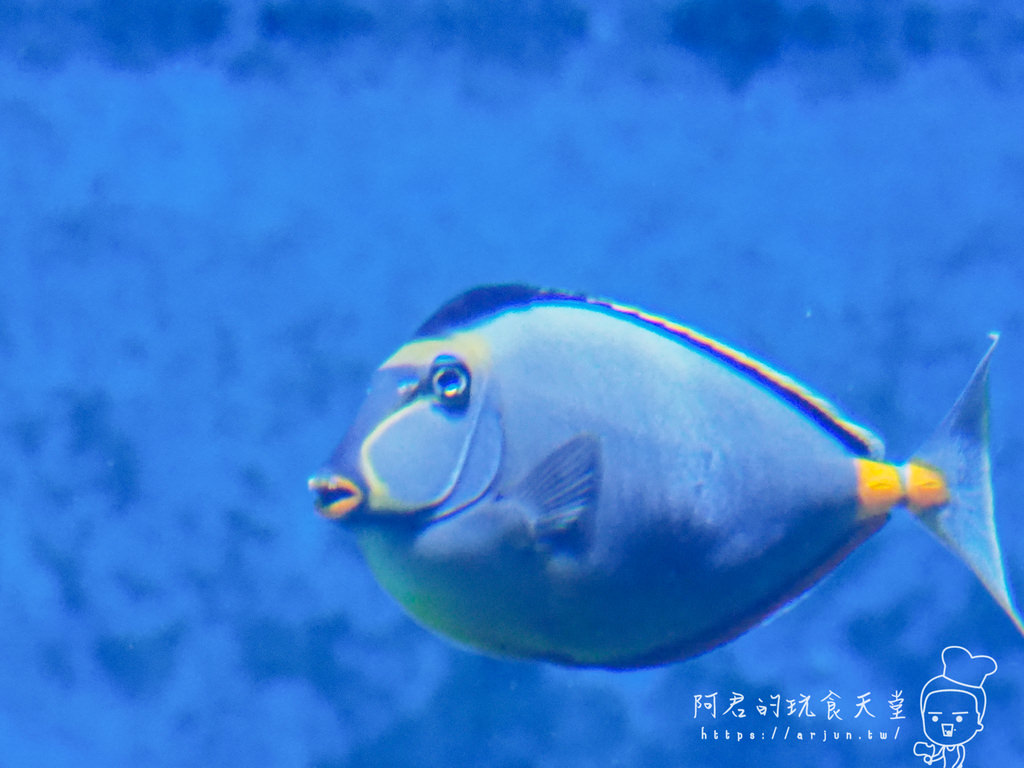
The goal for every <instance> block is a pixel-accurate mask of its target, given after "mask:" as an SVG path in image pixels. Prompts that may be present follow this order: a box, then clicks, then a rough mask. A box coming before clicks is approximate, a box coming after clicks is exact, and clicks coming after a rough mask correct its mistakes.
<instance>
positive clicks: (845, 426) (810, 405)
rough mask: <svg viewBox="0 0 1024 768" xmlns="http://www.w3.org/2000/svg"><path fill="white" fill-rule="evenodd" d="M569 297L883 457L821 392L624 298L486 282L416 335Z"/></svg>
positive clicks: (859, 450) (856, 448)
mask: <svg viewBox="0 0 1024 768" xmlns="http://www.w3.org/2000/svg"><path fill="white" fill-rule="evenodd" d="M549 302H551V303H559V302H569V303H577V304H582V305H585V306H588V307H592V308H594V309H597V310H599V311H609V312H612V313H614V314H616V315H619V316H623V317H626V318H630V319H632V320H634V321H638V322H640V323H642V324H644V325H647V326H650V327H652V328H655V329H658V330H660V331H662V332H665V333H667V334H669V335H670V336H672V337H673V338H675V339H676V340H678V341H680V342H682V343H685V344H686V345H688V346H690V347H693V348H695V349H698V350H700V351H702V352H704V353H706V354H708V355H711V356H712V357H714V358H715V359H717V360H720V361H721V362H723V363H725V364H726V365H728V366H730V367H731V368H733V369H734V370H736V371H739V372H740V373H742V374H744V375H746V376H748V377H750V378H751V379H753V380H754V381H756V382H758V383H759V384H761V385H762V386H764V387H765V388H766V389H768V390H771V391H772V392H774V393H775V394H776V395H777V396H778V397H781V398H782V399H783V400H785V401H786V402H787V403H789V404H790V405H792V406H793V407H795V408H797V409H798V410H799V411H801V412H802V413H803V414H804V415H806V416H807V417H808V418H810V419H811V420H812V421H814V422H815V423H816V424H818V426H820V427H821V428H822V429H824V430H825V431H826V432H828V433H829V434H830V435H832V436H833V437H834V438H835V439H836V440H838V441H839V442H840V443H841V444H842V445H843V446H845V447H846V448H847V449H848V450H849V451H851V452H852V453H854V454H856V455H858V456H866V457H870V458H873V459H880V458H882V454H883V452H884V449H883V446H882V442H881V441H880V440H879V439H878V438H877V437H876V436H875V435H873V434H872V433H871V432H870V431H869V430H867V429H864V428H863V427H861V426H858V425H856V424H854V423H852V422H850V421H847V420H846V419H844V418H842V416H840V415H839V411H838V410H837V409H836V408H835V406H833V405H832V404H831V403H829V402H828V401H827V400H825V399H824V398H822V397H821V396H819V395H817V394H815V393H814V392H812V391H810V390H809V389H807V388H806V387H804V386H803V385H802V384H799V383H797V382H796V381H794V380H793V379H791V378H790V377H789V376H786V375H785V374H783V373H780V372H779V371H777V370H775V369H774V368H772V367H771V366H770V365H767V364H765V363H762V362H761V361H759V360H756V359H754V358H753V357H750V356H749V355H746V354H744V353H743V352H740V351H739V350H736V349H733V348H732V347H730V346H728V345H726V344H723V343H722V342H720V341H716V340H715V339H712V338H711V337H710V336H705V335H704V334H702V333H700V332H699V331H695V330H694V329H693V328H689V327H687V326H685V325H680V324H679V323H676V322H674V321H672V320H669V319H667V318H665V317H662V316H660V315H656V314H653V313H650V312H645V311H643V310H642V309H638V308H636V307H631V306H629V305H627V304H619V303H618V302H614V301H609V300H607V299H601V298H596V297H592V296H585V295H582V294H578V293H568V292H565V291H558V290H554V289H550V288H536V287H533V286H528V285H516V284H510V285H487V286H482V287H480V288H474V289H473V290H470V291H467V292H466V293H463V294H462V295H460V296H457V297H456V298H455V299H452V300H451V301H449V302H448V303H447V304H445V305H444V306H443V307H441V308H440V309H439V310H438V311H437V312H435V313H434V314H433V315H431V316H430V318H429V319H428V320H427V321H426V322H425V323H423V325H421V326H420V328H419V330H418V331H417V332H416V335H417V336H434V335H438V334H440V333H443V332H445V331H448V330H450V329H452V328H454V327H457V326H460V325H468V324H470V323H473V322H475V321H477V320H481V319H483V318H485V317H489V316H492V315H496V314H499V313H501V312H503V311H506V310H510V309H515V308H523V309H525V308H527V307H528V306H530V305H532V304H538V303H549Z"/></svg>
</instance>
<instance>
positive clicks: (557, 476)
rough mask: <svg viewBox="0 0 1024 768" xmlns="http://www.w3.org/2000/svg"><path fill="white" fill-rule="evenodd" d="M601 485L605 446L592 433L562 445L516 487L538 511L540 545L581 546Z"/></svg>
mask: <svg viewBox="0 0 1024 768" xmlns="http://www.w3.org/2000/svg"><path fill="white" fill-rule="evenodd" d="M600 484H601V444H600V442H599V441H598V439H597V437H595V436H594V435H590V434H584V435H579V436H577V437H574V438H573V439H572V440H570V441H569V442H567V443H564V444H562V445H561V446H559V447H558V448H556V449H555V450H554V451H552V452H551V453H550V454H548V455H547V456H546V457H545V458H544V459H542V460H541V461H540V462H539V463H538V464H537V466H535V467H534V468H533V469H532V470H531V471H530V473H529V474H528V475H527V476H526V477H525V478H524V479H523V480H522V481H520V482H519V484H518V485H517V486H516V494H515V495H517V496H518V497H520V498H522V499H523V500H525V501H526V502H527V503H528V505H529V506H530V508H531V509H532V510H534V511H535V517H533V519H532V521H531V524H532V527H533V531H534V535H535V537H536V539H537V540H538V542H546V543H547V544H549V545H551V546H557V547H570V548H572V547H574V546H579V545H581V544H582V543H583V541H584V540H585V539H586V529H587V527H588V526H587V524H586V523H587V520H588V519H589V518H591V517H592V516H593V510H594V508H595V507H596V505H597V499H598V492H599V490H600Z"/></svg>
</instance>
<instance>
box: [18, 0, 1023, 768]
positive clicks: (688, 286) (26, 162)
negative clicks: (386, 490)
mask: <svg viewBox="0 0 1024 768" xmlns="http://www.w3.org/2000/svg"><path fill="white" fill-rule="evenodd" d="M0 199H2V205H0V401H2V403H3V405H2V408H0V455H2V457H3V461H2V462H0V764H2V765H5V766H29V765H32V766H72V765H73V766H84V765H88V766H198V765H210V766H214V765H216V766H243V765H244V766H256V765H259V766H316V767H318V768H336V767H339V766H503V767H508V768H511V767H513V766H567V767H571V766H605V765H616V766H642V765H659V766H712V765H714V766H731V765H737V766H738V765H750V764H757V765H761V766H824V767H828V766H847V765H862V764H869V763H870V764H878V765H893V766H895V765H907V766H909V765H920V764H921V763H919V762H918V761H917V760H916V758H914V757H913V755H912V743H913V741H914V740H916V739H918V738H920V737H921V731H920V722H919V720H918V719H917V696H918V693H919V691H920V689H921V686H922V685H923V684H924V682H925V681H926V680H927V679H928V678H930V677H932V676H933V675H935V674H938V673H939V672H940V671H941V667H940V664H939V653H940V652H941V650H942V648H943V647H944V646H945V645H948V644H951V643H957V644H961V645H965V646H967V647H968V648H969V649H970V650H972V651H973V652H974V653H986V654H989V655H991V656H993V657H994V658H995V659H996V660H997V662H998V663H999V670H998V672H997V673H996V674H995V675H994V676H993V677H992V678H990V679H989V682H988V684H987V686H986V687H987V689H988V697H989V710H988V714H987V716H986V719H985V726H986V727H985V730H984V731H983V732H982V733H981V734H979V736H978V737H977V738H976V739H975V740H974V741H973V742H971V743H970V744H969V745H968V764H969V765H977V766H994V765H1007V766H1008V765H1013V764H1020V762H1021V760H1022V758H1024V731H1022V730H1021V729H1020V718H1021V713H1022V712H1024V638H1021V637H1020V636H1018V635H1017V634H1015V632H1014V630H1013V628H1012V626H1011V625H1010V623H1009V621H1008V620H1007V619H1006V618H1005V617H1004V616H1003V615H1002V613H1001V612H1000V610H999V609H998V608H997V607H996V606H995V605H994V603H993V602H992V601H991V600H990V599H989V597H988V596H987V595H986V593H985V592H984V591H983V589H982V588H981V587H980V586H979V585H978V583H977V582H976V581H975V579H974V578H973V576H971V575H970V574H969V573H968V571H967V570H966V569H965V568H964V567H963V566H961V565H960V564H959V563H958V562H957V561H956V560H955V559H954V558H953V557H952V555H950V554H949V553H947V552H946V551H945V550H944V549H942V547H941V546H940V545H939V544H937V543H936V542H934V541H933V540H932V539H931V538H930V537H929V536H928V535H927V534H926V533H924V532H923V530H922V529H920V528H919V527H918V526H917V525H916V524H915V523H913V522H912V521H909V520H907V519H906V517H905V516H903V515H897V516H896V518H895V519H894V520H893V522H892V523H891V524H890V525H888V526H887V527H886V528H885V529H884V530H883V531H882V532H881V533H880V534H879V535H877V536H876V537H874V538H873V539H872V540H870V541H869V542H868V543H867V544H865V545H864V546H863V547H862V548H861V549H860V550H858V551H857V552H856V553H855V554H854V555H853V556H851V557H850V558H849V560H848V561H847V562H846V563H844V564H843V565H842V566H841V567H840V568H839V569H838V571H837V572H836V573H835V574H834V575H833V577H832V578H830V579H829V580H827V581H826V582H825V583H823V584H822V585H821V586H819V587H818V588H817V589H815V590H814V591H813V592H812V593H811V594H810V595H809V596H808V597H807V598H806V599H804V600H803V601H802V602H800V603H799V605H797V606H795V607H794V608H793V609H792V610H790V611H788V612H786V613H784V614H782V615H780V616H779V617H777V618H776V619H775V620H773V621H772V622H770V623H769V624H768V625H766V626H763V627H761V628H758V629H756V630H754V631H752V632H750V633H748V634H747V635H745V636H744V637H742V638H741V639H739V640H737V641H736V642H734V643H732V644H730V645H728V646H726V647H724V648H722V649H719V650H717V651H715V652H713V653H710V654H707V655H705V656H703V657H701V658H698V659H696V660H693V661H689V662H686V663H683V664H677V665H672V666H668V667H664V668H661V669H657V670H650V671H643V672H637V673H609V672H603V671H578V670H565V669H561V668H557V667H552V666H547V665H541V664H531V663H513V662H506V661H499V660H493V659H488V658H484V657H481V656H478V655H475V654H473V653H470V652H467V651H463V650H460V649H456V648H453V647H452V646H450V645H449V644H447V643H445V642H444V641H442V640H440V639H438V638H436V637H434V636H433V635H431V634H429V633H427V632H426V631H424V630H422V629H420V628H419V627H418V626H416V625H415V624H414V623H413V622H412V621H411V620H409V619H408V618H406V617H405V616H404V614H403V613H402V612H401V611H400V610H399V609H398V608H397V607H396V606H395V605H394V604H393V603H392V602H391V600H390V599H389V598H388V597H387V596H386V595H385V594H384V593H383V592H382V591H381V590H380V589H379V588H378V587H377V586H376V584H375V582H374V581H373V579H372V578H371V576H370V575H369V573H368V571H367V569H366V568H365V566H364V565H363V563H362V561H361V559H360V557H359V554H358V552H357V550H356V548H355V546H354V543H353V541H352V540H351V538H350V537H349V536H348V535H346V533H345V532H344V531H341V530H337V529H336V528H335V527H333V526H332V525H330V524H329V523H327V522H325V521H324V520H322V519H319V518H318V517H317V516H316V515H315V514H314V513H313V510H312V506H311V503H310V499H309V496H308V493H307V491H306V488H305V479H306V477H307V476H308V474H309V473H311V472H312V471H314V470H315V469H316V468H317V467H318V466H319V464H320V462H321V461H322V460H323V459H324V458H325V457H326V456H327V455H328V453H329V452H330V451H331V449H332V447H333V446H334V444H335V443H336V442H337V440H338V439H339V438H340V436H341V434H342V432H343V430H344V429H345V427H346V426H347V424H348V422H349V421H350V419H351V417H352V416H353V413H354V412H355V409H356V408H357V406H358V405H359V403H360V400H361V397H362V393H363V391H364V387H365V383H366V380H367V378H368V376H369V375H370V373H371V371H372V370H373V369H374V367H375V366H376V365H377V364H379V362H380V361H381V360H383V358H384V357H386V356H387V355H388V354H389V352H390V351H391V350H392V349H393V348H395V347H396V346H397V345H399V344H401V343H402V342H403V341H404V340H405V339H406V338H407V337H408V336H409V334H410V332H411V331H412V330H413V329H414V328H415V327H416V326H417V324H418V323H419V322H421V321H422V320H423V319H424V318H425V317H426V316H427V315H428V314H429V313H430V312H432V311H433V310H434V309H435V308H436V307H437V306H438V305H439V304H440V303H442V302H443V301H445V300H447V299H448V298H450V297H451V296H452V295H454V294H456V293H458V292H460V291H462V290H464V289H465V288H467V287H470V286H473V285H475V284H479V283H487V282H499V281H525V282H529V283H535V284H540V285H549V286H557V287H563V288H568V289H572V290H579V291H587V292H592V293H597V294H601V295H605V296H610V297H614V298H616V299H619V300H622V301H626V302H630V303H634V304H637V305H640V306H643V307H645V308H647V309H649V310H653V311H659V312H663V313H666V314H668V315H670V316H672V317H674V318H677V319H679V320H681V321H683V322H686V323H688V324H692V325H694V326H696V327H698V328H700V329H702V330H704V331H705V332H708V333H711V334H713V335H716V336H718V337H720V338H721V339H723V340H725V341H726V342H728V343H731V344H734V345H736V346H739V347H740V348H742V349H745V350H748V351H750V352H752V353H754V354H756V355H758V356H760V357H762V358H764V359H766V360H768V361H770V362H772V363H773V364H776V365H778V366H779V367H781V368H782V369H783V370H785V371H787V372H789V373H791V374H793V375H794V376H796V377H797V378H799V379H801V380H803V381H805V382H807V383H808V384H809V385H811V386H812V387H814V388H815V389H816V390H818V391H820V392H822V393H824V394H826V395H828V396H829V397H830V398H832V399H833V400H835V401H836V402H837V403H838V404H840V405H841V406H842V408H843V409H844V410H845V411H846V412H847V413H848V414H849V415H850V416H851V417H852V418H854V419H855V420H858V421H862V422H864V423H866V424H868V425H870V426H872V427H874V428H876V429H877V430H878V431H879V432H880V434H882V435H883V436H884V437H885V439H886V440H887V443H888V447H889V454H890V455H891V456H893V457H895V458H902V457H906V456H908V455H909V453H910V452H911V451H912V450H913V449H914V447H915V446H916V445H917V444H918V443H919V442H920V441H922V440H923V439H924V438H925V437H926V436H927V435H928V433H929V432H930V430H931V429H932V428H933V426H934V425H935V424H936V423H937V422H938V421H939V419H940V418H941V417H942V415H943V413H944V412H945V410H946V408H948V407H949V405H950V404H951V403H952V402H953V400H954V398H955V396H956V395H957V393H958V391H959V388H960V387H961V386H962V385H963V384H964V383H965V382H966V380H967V377H968V375H969V373H970V371H971V369H972V367H973V366H974V364H975V363H976V361H977V360H978V359H979V358H980V355H981V354H982V352H983V351H984V349H985V346H986V344H987V338H986V334H987V333H988V332H989V331H993V330H999V331H1002V333H1003V339H1002V342H1001V344H1000V346H999V349H998V352H997V354H996V356H995V359H994V364H993V370H992V407H993V418H992V433H993V434H992V438H993V439H992V463H993V469H994V476H995V492H996V499H997V510H998V520H999V523H1000V525H1001V530H1002V536H1003V547H1004V551H1005V553H1006V557H1007V560H1008V569H1009V575H1010V578H1011V580H1012V581H1013V582H1014V583H1015V584H1016V585H1017V587H1018V593H1019V594H1020V593H1021V590H1022V589H1024V536H1022V535H1021V530H1022V525H1024V510H1022V509H1021V501H1022V499H1024V438H1022V427H1024V400H1022V398H1021V392H1022V389H1024V259H1022V255H1024V250H1022V249H1024V15H1022V14H1021V12H1020V10H1019V6H1017V5H1016V4H1015V3H1011V2H998V1H997V2H985V3H980V2H969V1H961V0H933V1H932V2H901V1H897V2H892V3H878V2H839V1H838V0H832V1H829V0H822V1H818V0H717V1H716V0H694V1H693V2H664V1H662V0H654V1H653V2H649V3H631V2H626V0H603V1H602V0H594V1H592V2H587V1H586V0H522V1H521V2H512V1H511V0H510V1H509V2H471V0H450V1H448V2H445V1H443V0H418V1H416V2H408V3H396V2H389V1H388V0H379V1H378V2H374V0H351V2H340V1H337V0H281V1H280V2H256V1H255V0H237V1H236V2H230V1H229V0H182V1H181V2H174V3H167V2H159V1H157V0H145V1H141V2H130V1H129V0H74V1H73V2H58V0H32V1H30V0H7V2H4V3H3V4H2V6H0ZM782 449H784V446H780V450H782ZM830 691H832V692H834V693H835V694H836V695H838V696H839V697H840V699H839V703H840V711H841V714H842V716H843V717H844V722H845V723H846V724H847V726H848V728H849V729H850V730H851V731H852V732H853V733H854V740H852V741H842V742H826V743H811V742H795V741H770V740H767V739H766V740H761V741H755V742H746V743H737V742H736V741H735V740H734V739H733V740H730V741H725V740H724V731H725V729H727V728H735V725H736V724H741V725H745V726H746V725H747V724H750V723H756V724H757V725H756V728H755V729H754V730H756V731H757V732H758V733H762V732H764V731H765V730H766V728H767V729H769V730H770V728H768V727H767V726H765V725H764V724H766V723H767V724H769V726H770V725H773V724H778V723H781V724H783V725H786V724H788V725H790V726H792V727H793V728H794V730H796V729H799V728H803V729H804V730H811V729H812V728H813V727H818V728H820V727H821V726H820V725H819V724H821V723H823V721H826V713H825V705H824V704H822V703H821V701H820V700H821V699H822V698H823V697H825V696H826V695H827V694H828V693H829V692H830ZM894 691H902V697H903V698H904V700H905V705H904V706H905V710H904V714H906V715H907V719H905V720H903V721H902V722H897V721H890V720H889V719H888V718H889V716H890V710H889V708H888V706H887V704H886V702H887V700H888V699H890V698H891V696H892V694H893V692H894ZM714 692H717V693H718V699H719V713H718V718H717V719H715V720H711V719H710V718H709V716H708V715H707V713H706V712H704V711H702V712H701V713H699V714H698V716H697V717H695V716H694V696H695V695H698V694H700V695H706V694H710V693H714ZM732 692H738V693H742V694H743V695H744V696H746V701H745V703H744V706H745V707H746V708H747V713H748V716H749V717H750V719H749V720H748V721H746V723H740V721H739V720H738V719H735V718H732V715H724V714H722V710H724V708H725V706H727V705H728V699H729V697H730V695H731V693H732ZM774 693H778V694H780V695H781V696H782V697H783V698H796V697H797V696H798V695H801V694H807V695H809V696H811V697H812V700H813V702H814V708H815V709H816V710H817V713H818V716H817V720H816V721H814V722H811V721H810V720H809V719H806V718H805V719H802V720H801V719H794V718H786V717H782V718H780V719H779V720H778V721H773V720H772V719H771V717H766V718H760V719H756V720H755V715H756V712H755V711H754V703H755V702H756V699H757V697H759V696H762V697H767V696H769V695H771V694H774ZM864 693H870V694H871V695H870V699H871V703H870V710H871V711H872V712H873V713H874V714H875V716H876V718H877V721H878V725H877V729H888V730H890V731H891V730H892V729H893V728H894V726H895V725H900V726H901V729H902V730H901V733H900V735H899V736H898V738H897V739H896V740H895V741H892V740H889V741H887V742H880V741H878V740H877V739H873V740H870V741H869V740H867V737H866V733H867V730H868V727H869V726H865V725H864V723H865V722H866V718H860V719H856V720H854V719H853V714H854V711H855V709H856V707H855V703H856V700H857V697H858V696H860V695H861V694H864ZM831 724H832V725H836V723H835V722H831ZM702 726H705V727H706V728H707V729H708V732H710V731H711V729H713V728H720V729H721V730H722V738H721V740H719V741H717V742H716V741H714V740H713V739H708V740H702V739H701V737H700V736H701V727H702ZM779 738H781V736H780V737H779ZM817 738H819V739H820V734H819V736H818V737H817Z"/></svg>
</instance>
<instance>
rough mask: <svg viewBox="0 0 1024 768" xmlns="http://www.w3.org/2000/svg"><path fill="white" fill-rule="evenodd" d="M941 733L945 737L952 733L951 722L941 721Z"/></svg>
mask: <svg viewBox="0 0 1024 768" xmlns="http://www.w3.org/2000/svg"><path fill="white" fill-rule="evenodd" d="M942 735H943V737H944V738H947V739H948V738H949V737H951V736H952V735H953V724H952V723H943V724H942Z"/></svg>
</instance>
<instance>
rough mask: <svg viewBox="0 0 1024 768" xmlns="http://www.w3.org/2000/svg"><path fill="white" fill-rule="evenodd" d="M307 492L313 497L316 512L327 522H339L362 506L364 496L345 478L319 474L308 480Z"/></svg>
mask: <svg viewBox="0 0 1024 768" xmlns="http://www.w3.org/2000/svg"><path fill="white" fill-rule="evenodd" d="M309 490H310V491H312V492H313V494H314V495H315V497H316V498H315V499H314V500H313V505H314V506H315V507H316V511H317V512H319V513H320V514H321V515H323V516H324V517H326V518H328V519H329V520H341V519H344V518H346V517H348V516H349V515H350V514H352V512H354V511H355V510H356V509H358V508H359V507H361V506H362V504H363V501H364V499H365V498H366V494H365V493H363V489H362V488H360V487H359V485H358V484H357V483H356V482H354V481H353V480H350V479H349V478H347V477H342V476H341V475H335V474H320V475H314V476H313V477H311V478H309Z"/></svg>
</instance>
